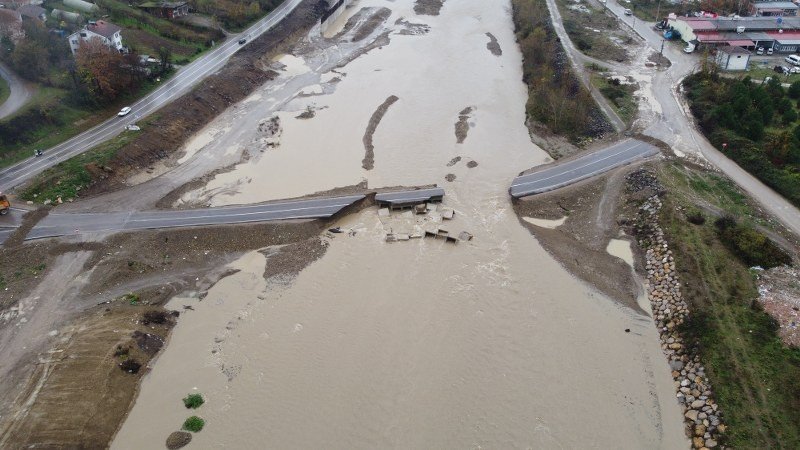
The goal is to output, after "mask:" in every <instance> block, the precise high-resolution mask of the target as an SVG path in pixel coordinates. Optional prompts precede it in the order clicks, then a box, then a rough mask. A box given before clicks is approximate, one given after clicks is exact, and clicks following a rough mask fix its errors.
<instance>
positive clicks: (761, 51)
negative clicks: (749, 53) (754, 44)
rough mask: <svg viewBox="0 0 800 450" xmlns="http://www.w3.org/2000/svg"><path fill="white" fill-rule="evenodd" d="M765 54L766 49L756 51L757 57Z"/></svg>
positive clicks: (761, 48)
mask: <svg viewBox="0 0 800 450" xmlns="http://www.w3.org/2000/svg"><path fill="white" fill-rule="evenodd" d="M763 54H764V47H758V48H757V49H756V55H763Z"/></svg>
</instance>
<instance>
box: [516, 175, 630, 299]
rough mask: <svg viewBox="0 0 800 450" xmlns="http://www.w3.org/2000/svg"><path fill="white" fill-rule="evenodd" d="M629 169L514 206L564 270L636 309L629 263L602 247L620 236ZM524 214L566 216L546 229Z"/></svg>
mask: <svg viewBox="0 0 800 450" xmlns="http://www.w3.org/2000/svg"><path fill="white" fill-rule="evenodd" d="M628 170H630V169H627V170H622V171H616V172H613V173H612V174H609V175H606V176H604V177H603V178H600V179H596V180H591V181H587V182H583V183H579V184H577V185H575V186H572V187H568V188H564V189H560V190H557V191H554V192H549V193H546V194H539V195H536V196H531V197H527V198H525V199H522V200H517V201H515V202H514V210H515V211H516V213H517V215H518V216H519V218H520V222H521V223H522V224H523V226H525V227H526V228H528V229H529V230H530V231H531V233H533V235H534V236H536V238H537V240H538V241H539V243H540V244H541V245H542V246H543V247H544V248H545V250H547V251H548V252H549V253H550V254H551V255H553V256H554V257H555V258H556V259H557V260H558V261H560V262H561V264H563V265H564V267H565V268H566V269H567V270H569V271H570V272H571V273H573V274H575V275H576V276H578V277H579V278H581V279H582V280H584V281H586V282H587V283H589V284H591V285H593V286H595V287H596V288H597V289H598V290H599V291H600V292H602V293H604V294H606V295H608V296H609V297H611V298H612V299H614V300H617V301H619V302H621V303H622V304H624V305H626V306H628V307H630V308H633V309H635V310H641V309H640V307H639V306H638V303H637V297H638V295H639V288H638V284H637V281H636V279H635V278H634V274H633V272H632V270H631V267H630V266H628V265H627V264H626V263H625V262H624V261H622V260H621V259H620V258H617V257H615V256H612V255H610V254H609V253H608V252H607V251H606V246H607V245H608V243H609V240H610V239H613V238H617V237H618V235H619V230H620V227H619V222H621V221H622V222H624V219H622V218H621V215H622V212H621V206H623V205H624V203H625V199H624V195H623V181H624V179H623V175H624V173H626V172H627V171H628ZM526 217H528V218H537V219H546V220H558V219H561V218H563V217H566V220H565V221H564V223H563V224H562V225H559V226H557V227H556V228H554V229H551V228H546V227H544V226H537V225H534V224H532V223H529V222H527V221H526V220H524V218H526Z"/></svg>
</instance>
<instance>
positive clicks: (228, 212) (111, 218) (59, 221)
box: [25, 195, 365, 240]
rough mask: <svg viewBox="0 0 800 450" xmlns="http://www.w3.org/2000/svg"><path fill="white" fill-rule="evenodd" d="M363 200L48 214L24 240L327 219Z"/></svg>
mask: <svg viewBox="0 0 800 450" xmlns="http://www.w3.org/2000/svg"><path fill="white" fill-rule="evenodd" d="M364 198H365V196H364V195H350V196H346V197H332V198H317V199H309V200H298V201H290V202H276V203H267V204H260V205H246V206H228V207H219V208H207V209H194V210H179V211H136V212H125V213H84V214H50V215H48V216H47V217H46V218H45V219H43V220H42V221H41V222H39V223H38V224H37V225H36V226H35V227H34V228H33V229H32V230H31V232H30V233H29V234H28V236H27V237H26V238H25V239H26V240H32V239H42V238H49V237H59V236H68V235H79V234H89V233H109V232H112V233H113V232H118V231H135V230H146V229H154V228H176V227H191V226H203V225H229V224H238V223H248V222H266V221H271V220H290V219H319V218H328V217H331V216H333V215H334V214H336V213H338V212H339V211H341V210H342V209H344V208H346V207H348V206H350V205H352V204H354V203H355V202H357V201H359V200H363V199H364Z"/></svg>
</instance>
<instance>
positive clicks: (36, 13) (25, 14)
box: [17, 5, 47, 22]
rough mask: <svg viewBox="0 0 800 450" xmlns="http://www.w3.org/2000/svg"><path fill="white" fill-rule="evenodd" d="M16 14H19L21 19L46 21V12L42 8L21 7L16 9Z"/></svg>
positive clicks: (35, 6)
mask: <svg viewBox="0 0 800 450" xmlns="http://www.w3.org/2000/svg"><path fill="white" fill-rule="evenodd" d="M17 12H18V13H20V15H21V16H22V19H23V20H25V19H34V20H39V21H41V22H44V21H45V20H47V10H46V9H44V8H42V7H41V6H37V5H23V6H20V7H19V8H17Z"/></svg>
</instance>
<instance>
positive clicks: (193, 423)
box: [183, 416, 206, 433]
mask: <svg viewBox="0 0 800 450" xmlns="http://www.w3.org/2000/svg"><path fill="white" fill-rule="evenodd" d="M205 424H206V421H205V420H203V419H201V418H200V417H197V416H192V417H189V418H188V419H186V421H185V422H183V429H184V430H186V431H191V432H192V433H197V432H199V431H200V430H202V429H203V426H204V425H205Z"/></svg>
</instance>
